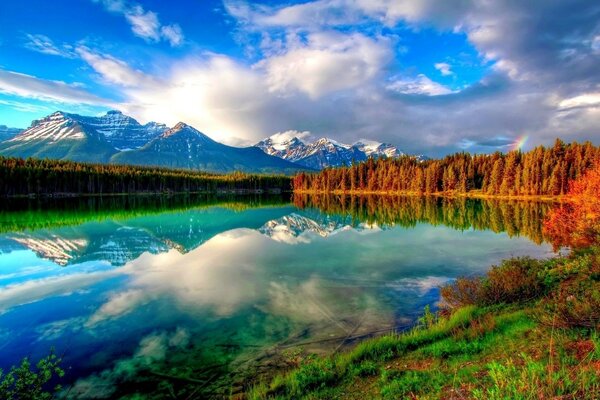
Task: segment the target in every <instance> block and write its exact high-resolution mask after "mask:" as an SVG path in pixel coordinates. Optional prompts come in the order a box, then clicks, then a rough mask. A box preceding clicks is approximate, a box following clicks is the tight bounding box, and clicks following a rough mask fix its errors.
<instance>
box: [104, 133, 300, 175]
mask: <svg viewBox="0 0 600 400" xmlns="http://www.w3.org/2000/svg"><path fill="white" fill-rule="evenodd" d="M111 162H113V163H117V164H137V165H155V166H162V167H171V168H189V169H200V170H204V171H213V172H230V171H246V172H289V173H292V172H295V171H297V170H299V169H301V167H299V166H298V165H295V164H292V163H290V162H288V161H285V160H281V159H280V158H277V157H273V156H270V155H267V154H265V153H263V152H262V151H260V149H257V148H255V147H245V148H243V147H242V148H240V147H232V146H227V145H224V144H222V143H219V142H216V141H214V140H212V139H211V138H209V137H208V136H206V135H205V134H203V133H202V132H200V131H198V130H196V129H194V128H193V127H191V126H189V125H186V124H185V123H183V122H180V123H178V124H177V125H175V126H174V127H173V128H171V129H169V130H167V131H165V132H163V133H162V134H161V135H160V136H158V137H157V138H155V139H154V140H152V141H150V142H149V143H148V144H146V145H145V146H143V147H142V148H140V149H137V150H132V151H127V152H121V153H118V154H116V155H115V156H114V157H112V159H111Z"/></svg>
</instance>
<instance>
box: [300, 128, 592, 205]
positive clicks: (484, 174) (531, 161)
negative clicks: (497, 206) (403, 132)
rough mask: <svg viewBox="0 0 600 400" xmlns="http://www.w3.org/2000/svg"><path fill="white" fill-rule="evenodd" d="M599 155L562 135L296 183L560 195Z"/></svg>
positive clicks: (374, 163)
mask: <svg viewBox="0 0 600 400" xmlns="http://www.w3.org/2000/svg"><path fill="white" fill-rule="evenodd" d="M597 160H600V148H598V147H596V146H594V145H592V144H591V143H589V142H586V143H584V144H578V143H571V144H565V143H563V142H562V141H560V140H557V141H556V143H555V145H554V146H553V147H551V148H545V147H543V146H540V147H536V148H535V149H533V150H531V151H529V152H527V153H522V152H520V151H511V152H509V153H507V154H503V153H499V152H498V153H495V154H491V155H471V154H469V153H458V154H453V155H449V156H447V157H444V158H442V159H440V160H428V161H424V162H420V161H418V160H416V159H415V158H414V157H408V156H407V157H402V158H400V159H394V160H390V159H378V160H373V159H369V160H367V161H366V162H363V163H360V164H355V165H352V166H350V167H341V168H334V169H326V170H323V171H321V172H320V173H316V174H310V173H300V174H298V175H296V176H295V177H294V181H293V186H294V191H295V192H312V193H385V194H393V193H413V194H441V193H443V194H461V195H467V194H468V195H475V196H483V195H486V196H558V195H563V194H566V193H567V192H568V190H569V182H570V181H571V180H573V179H577V178H579V177H580V176H581V175H583V173H584V172H585V171H586V170H588V169H589V168H590V167H591V166H592V165H593V164H594V162H595V161H597Z"/></svg>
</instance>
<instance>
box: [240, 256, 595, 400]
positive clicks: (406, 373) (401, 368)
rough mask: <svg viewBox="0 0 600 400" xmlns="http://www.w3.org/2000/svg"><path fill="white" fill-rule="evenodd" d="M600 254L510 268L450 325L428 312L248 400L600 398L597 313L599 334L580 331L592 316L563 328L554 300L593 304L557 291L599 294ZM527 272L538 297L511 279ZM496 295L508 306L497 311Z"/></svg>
mask: <svg viewBox="0 0 600 400" xmlns="http://www.w3.org/2000/svg"><path fill="white" fill-rule="evenodd" d="M599 254H600V252H598V251H597V249H596V250H592V252H591V253H590V252H587V253H586V254H574V255H572V257H570V258H563V259H554V260H548V261H545V262H533V261H532V260H530V259H513V260H508V261H506V262H504V263H503V264H502V265H501V266H500V267H498V268H495V269H493V270H492V272H491V273H490V275H489V276H487V277H484V278H483V279H482V280H481V284H482V285H483V286H482V287H483V288H484V289H485V290H481V291H479V292H478V294H477V296H480V297H477V296H476V297H475V298H474V299H475V303H477V305H473V304H467V305H465V304H459V305H458V306H457V307H456V308H454V309H452V310H451V312H450V313H449V314H445V316H443V317H442V316H439V315H434V314H432V313H431V312H429V310H428V309H426V310H425V314H424V316H423V317H422V318H421V319H420V323H419V324H418V325H417V326H416V327H415V328H413V329H412V330H410V331H408V332H405V333H401V334H390V335H385V336H381V337H378V338H375V339H371V340H367V341H365V342H363V343H361V344H359V345H358V346H356V347H355V348H354V349H353V350H351V351H349V352H347V353H342V354H337V355H334V356H330V357H308V358H307V359H305V360H304V361H303V362H302V363H301V364H300V365H299V366H298V367H296V368H294V369H292V370H291V371H288V372H286V373H283V374H280V375H278V376H276V377H274V378H273V379H271V380H270V381H267V382H261V383H259V384H257V385H256V386H254V387H253V388H252V389H251V390H250V391H249V392H248V393H247V394H246V395H247V398H249V399H254V400H258V399H262V400H264V399H282V400H283V399H346V398H349V399H361V400H364V399H404V398H406V399H448V398H464V399H498V400H499V399H503V400H505V399H506V400H508V399H553V398H560V399H578V400H579V399H589V400H591V399H598V398H600V335H599V333H598V325H597V324H598V322H597V320H596V319H594V318H596V317H595V315H596V314H595V310H590V311H589V313H590V314H589V315H590V316H591V317H592V321H596V322H594V323H595V324H596V325H593V326H592V327H591V328H590V327H589V326H587V325H588V324H587V322H586V323H585V324H582V323H581V321H589V320H590V319H589V318H587V319H585V318H583V317H584V316H582V319H581V321H579V320H571V321H572V323H571V324H570V325H565V323H564V322H565V321H567V322H568V321H569V320H561V318H560V316H561V314H560V312H561V307H559V306H557V305H556V303H555V302H556V301H561V302H564V301H568V302H575V304H579V303H578V302H585V301H586V299H588V298H589V299H591V297H590V294H589V292H581V296H583V297H580V298H577V294H575V295H572V298H569V299H568V300H564V299H562V298H560V297H557V295H556V293H562V291H564V290H565V287H566V288H570V287H572V286H573V284H574V282H579V281H583V282H589V284H588V285H586V287H588V286H589V287H592V288H593V287H594V286H593V285H595V284H596V283H597V282H598V278H599V276H598V273H597V271H598V265H599V264H598V262H599V260H600V255H599ZM524 273H526V276H527V279H530V280H532V281H531V282H528V283H527V284H529V283H533V284H534V285H536V287H535V290H534V291H532V290H529V289H527V288H524V287H521V286H519V285H520V283H519V282H521V281H515V280H514V279H512V278H513V277H523V276H525V275H524ZM522 282H526V281H525V280H522ZM590 285H591V286H590ZM488 288H492V290H491V291H490V290H489V289H488ZM455 289H456V290H458V291H459V292H460V290H461V288H460V287H459V288H455ZM525 289H527V290H525ZM459 292H456V291H454V292H453V293H454V294H457V293H458V294H460V293H459ZM532 293H533V295H534V297H532ZM569 293H573V291H571V292H569ZM577 293H579V292H577ZM521 294H522V295H521ZM492 296H493V297H494V298H498V299H501V302H498V303H496V304H492V303H493V302H491V301H490V300H489V299H490V298H492ZM592 297H593V296H592ZM455 298H461V296H457V297H455ZM469 301H470V300H469ZM590 301H591V302H592V303H590V304H593V299H592V300H590ZM552 304H554V306H552ZM578 309H579V310H583V311H584V312H588V311H587V309H586V308H581V307H580V308H578ZM549 321H550V323H549ZM558 322H560V323H558Z"/></svg>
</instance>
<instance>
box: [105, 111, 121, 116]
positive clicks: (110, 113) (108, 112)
mask: <svg viewBox="0 0 600 400" xmlns="http://www.w3.org/2000/svg"><path fill="white" fill-rule="evenodd" d="M113 114H118V115H120V114H123V113H122V112H121V111H119V110H109V111H107V112H106V115H113Z"/></svg>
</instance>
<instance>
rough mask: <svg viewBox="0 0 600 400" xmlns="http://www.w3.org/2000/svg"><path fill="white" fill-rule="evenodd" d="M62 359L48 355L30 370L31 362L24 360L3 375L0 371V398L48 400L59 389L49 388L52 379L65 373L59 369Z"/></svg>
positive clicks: (51, 352)
mask: <svg viewBox="0 0 600 400" xmlns="http://www.w3.org/2000/svg"><path fill="white" fill-rule="evenodd" d="M61 362H62V359H61V358H60V357H58V356H57V355H56V354H54V350H51V351H50V354H49V355H48V356H46V357H44V358H42V359H41V360H39V361H38V362H37V364H36V365H35V369H33V370H32V369H31V362H30V361H29V359H28V358H24V359H23V360H22V361H21V364H20V365H19V366H13V367H12V368H11V369H10V371H9V372H8V373H6V374H3V372H2V370H0V398H2V399H3V400H25V399H27V400H49V399H52V398H54V393H56V392H58V391H59V390H60V389H61V387H60V385H56V386H54V387H49V386H50V382H51V381H52V380H53V379H54V378H57V377H58V378H62V377H63V376H64V375H65V371H64V370H63V369H62V368H61V367H60V363H61Z"/></svg>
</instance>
